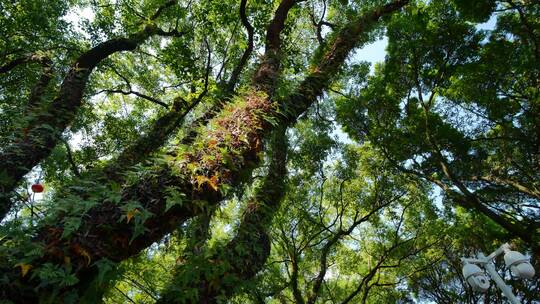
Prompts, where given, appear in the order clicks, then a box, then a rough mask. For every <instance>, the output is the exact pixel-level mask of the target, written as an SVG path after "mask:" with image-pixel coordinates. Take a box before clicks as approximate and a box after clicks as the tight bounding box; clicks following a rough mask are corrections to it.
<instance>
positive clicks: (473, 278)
mask: <svg viewBox="0 0 540 304" xmlns="http://www.w3.org/2000/svg"><path fill="white" fill-rule="evenodd" d="M503 253H504V263H505V264H506V267H508V268H510V271H512V274H513V275H515V276H516V277H518V278H520V279H531V278H532V277H534V267H533V266H532V265H531V263H530V262H529V259H528V258H526V257H525V256H524V255H523V254H521V253H519V252H517V251H512V250H510V245H508V244H503V245H502V246H501V247H499V248H498V249H497V250H495V251H494V252H492V253H491V254H490V255H488V256H487V257H486V256H484V254H483V253H479V254H478V258H476V259H472V258H461V262H463V276H464V277H465V280H466V281H467V283H469V285H470V286H471V287H472V289H473V290H474V291H480V292H486V291H487V290H488V289H489V278H488V276H486V274H485V273H484V271H483V270H482V269H481V268H480V267H479V266H478V265H481V266H484V268H485V269H486V271H487V273H488V274H489V276H490V277H491V279H493V281H495V284H496V285H497V287H499V289H500V290H501V291H502V292H503V294H504V295H505V296H506V298H507V299H508V300H509V301H510V302H511V303H512V304H520V302H519V300H518V299H517V298H516V296H515V295H514V294H513V293H512V288H511V287H510V286H508V285H506V284H505V283H504V281H503V279H502V278H501V276H499V274H498V273H497V270H495V265H493V263H491V261H492V260H493V259H495V258H496V257H497V256H499V255H501V254H503Z"/></svg>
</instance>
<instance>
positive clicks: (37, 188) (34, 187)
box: [32, 184, 44, 193]
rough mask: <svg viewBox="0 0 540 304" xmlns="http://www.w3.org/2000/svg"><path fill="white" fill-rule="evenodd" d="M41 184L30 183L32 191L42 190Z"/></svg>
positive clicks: (38, 191) (39, 191)
mask: <svg viewBox="0 0 540 304" xmlns="http://www.w3.org/2000/svg"><path fill="white" fill-rule="evenodd" d="M43 189H44V188H43V185H42V184H33V185H32V191H34V193H41V192H43Z"/></svg>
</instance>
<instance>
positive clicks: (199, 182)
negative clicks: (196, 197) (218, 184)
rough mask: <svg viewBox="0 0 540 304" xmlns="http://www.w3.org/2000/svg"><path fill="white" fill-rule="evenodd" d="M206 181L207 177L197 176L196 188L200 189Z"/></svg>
mask: <svg viewBox="0 0 540 304" xmlns="http://www.w3.org/2000/svg"><path fill="white" fill-rule="evenodd" d="M207 180H208V177H206V176H204V175H197V187H199V188H200V187H201V185H202V184H204V183H205V182H206V181H207Z"/></svg>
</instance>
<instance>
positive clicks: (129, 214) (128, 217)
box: [126, 209, 140, 224]
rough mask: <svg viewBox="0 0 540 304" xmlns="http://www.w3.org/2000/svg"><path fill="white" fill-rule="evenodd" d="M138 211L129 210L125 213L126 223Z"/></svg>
mask: <svg viewBox="0 0 540 304" xmlns="http://www.w3.org/2000/svg"><path fill="white" fill-rule="evenodd" d="M137 213H140V211H139V210H138V209H133V210H129V211H128V212H127V214H126V219H127V223H128V224H129V222H130V221H131V219H132V218H133V217H134V216H135V214H137Z"/></svg>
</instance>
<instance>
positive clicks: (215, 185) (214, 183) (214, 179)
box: [208, 175, 219, 191]
mask: <svg viewBox="0 0 540 304" xmlns="http://www.w3.org/2000/svg"><path fill="white" fill-rule="evenodd" d="M208 184H209V185H210V187H212V189H214V191H218V189H219V188H218V177H217V175H214V176H212V177H211V178H210V179H209V180H208Z"/></svg>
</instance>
